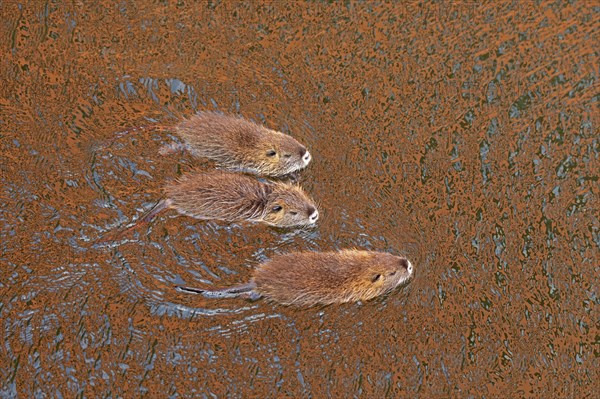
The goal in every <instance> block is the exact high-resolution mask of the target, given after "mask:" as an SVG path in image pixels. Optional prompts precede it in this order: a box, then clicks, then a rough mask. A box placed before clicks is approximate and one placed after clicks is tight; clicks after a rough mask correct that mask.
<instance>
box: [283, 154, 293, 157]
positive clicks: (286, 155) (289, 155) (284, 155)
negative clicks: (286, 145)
mask: <svg viewBox="0 0 600 399" xmlns="http://www.w3.org/2000/svg"><path fill="white" fill-rule="evenodd" d="M291 156H292V154H283V157H284V158H289V157H291Z"/></svg>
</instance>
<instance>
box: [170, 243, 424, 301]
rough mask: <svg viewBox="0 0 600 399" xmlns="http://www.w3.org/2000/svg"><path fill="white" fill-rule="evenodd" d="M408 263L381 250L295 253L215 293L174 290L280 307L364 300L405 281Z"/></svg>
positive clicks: (406, 260) (409, 264) (409, 273)
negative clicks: (262, 299) (260, 300)
mask: <svg viewBox="0 0 600 399" xmlns="http://www.w3.org/2000/svg"><path fill="white" fill-rule="evenodd" d="M412 274H413V265H412V264H411V263H410V261H409V260H408V259H406V258H404V257H401V256H395V255H391V254H388V253H385V252H372V251H357V250H343V251H340V252H296V253H289V254H285V255H278V256H275V257H273V259H272V260H270V261H268V262H266V263H263V264H262V265H260V266H259V267H258V268H257V269H256V270H254V275H253V277H252V279H251V280H250V282H249V283H246V284H241V285H237V286H233V287H229V288H223V289H219V290H214V291H212V290H201V289H197V288H187V287H177V288H178V289H180V290H182V291H187V292H195V293H201V294H203V295H204V296H206V297H209V298H230V297H236V296H242V295H243V296H246V297H249V298H250V299H257V298H260V297H261V296H264V297H266V298H268V299H271V300H273V301H276V302H279V303H281V304H284V305H297V306H312V305H317V304H322V305H328V304H332V303H343V302H354V301H366V300H369V299H372V298H375V297H376V296H379V295H382V294H385V293H387V292H390V291H391V290H393V289H394V288H396V287H398V286H399V285H401V284H403V283H405V282H406V281H408V280H409V279H410V278H411V276H412Z"/></svg>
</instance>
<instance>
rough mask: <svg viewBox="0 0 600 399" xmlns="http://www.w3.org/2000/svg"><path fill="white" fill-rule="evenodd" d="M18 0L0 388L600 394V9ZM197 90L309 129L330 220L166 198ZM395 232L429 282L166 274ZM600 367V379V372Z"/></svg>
mask: <svg viewBox="0 0 600 399" xmlns="http://www.w3.org/2000/svg"><path fill="white" fill-rule="evenodd" d="M163 3H166V2H156V4H152V5H148V6H140V5H139V4H138V5H136V4H133V3H129V2H118V3H117V2H109V1H107V2H102V3H101V4H100V5H96V6H83V5H81V4H79V3H78V2H69V3H68V4H54V3H42V2H32V3H31V4H29V5H24V4H19V3H16V2H13V1H8V2H2V4H1V5H0V10H1V15H2V18H1V20H2V22H1V40H0V46H1V54H2V57H1V58H0V65H1V78H2V84H1V85H0V201H1V203H2V205H1V208H0V238H1V243H0V250H1V253H0V265H1V268H0V295H1V296H0V301H1V303H0V321H1V329H2V334H1V335H0V378H1V380H0V381H1V384H0V396H1V397H9V398H10V397H23V398H24V397H65V398H70V397H89V398H95V397H114V398H117V397H139V396H145V397H157V398H165V397H200V398H212V397H218V398H251V397H261V398H275V397H277V398H279V397H290V398H292V397H313V398H324V397H331V398H349V397H360V398H381V397H389V398H413V397H421V398H445V397H459V398H469V397H473V398H479V397H485V398H499V397H544V398H550V397H568V398H584V397H596V398H597V397H598V396H597V392H598V389H600V386H599V385H600V384H599V383H598V379H599V374H600V373H599V367H600V359H599V357H600V312H599V304H600V296H599V293H598V289H599V281H598V275H599V273H600V256H599V253H600V251H599V247H600V222H599V214H600V212H599V209H600V204H599V198H598V196H599V194H600V193H599V191H600V190H599V187H600V185H599V183H598V178H599V174H600V165H599V163H598V160H599V158H600V137H599V135H598V124H599V123H600V112H599V101H600V90H599V87H600V86H599V84H598V79H599V73H600V65H599V57H598V48H599V46H598V43H599V41H600V37H599V36H600V8H599V7H598V5H597V4H594V2H592V1H590V2H585V1H579V2H574V4H559V3H558V2H557V3H543V4H541V5H539V6H533V5H530V4H528V2H513V3H511V4H505V5H497V4H492V5H489V6H476V5H473V4H471V3H465V4H463V5H458V6H452V7H448V6H445V5H443V4H444V3H441V4H434V5H419V4H413V5H410V6H407V7H401V6H394V5H375V4H374V3H371V2H367V3H366V4H353V3H347V4H343V5H342V4H334V5H328V4H321V3H316V4H315V3H311V4H310V5H306V6H295V5H284V4H280V3H274V4H268V5H264V6H256V5H254V4H245V5H239V6H233V5H230V4H229V3H227V4H221V3H220V2H209V3H208V4H204V3H203V4H202V5H198V6H194V5H190V4H187V2H177V3H176V2H170V4H169V5H165V4H163ZM199 110H219V111H222V112H229V113H235V114H241V115H244V116H245V117H247V118H249V119H253V120H256V121H259V122H261V123H264V124H266V125H267V126H269V127H271V128H275V129H279V130H282V131H284V132H289V133H290V134H292V135H293V136H294V137H296V138H297V139H298V140H299V141H301V142H302V143H304V144H306V145H307V147H308V148H309V149H310V151H311V152H312V154H313V156H314V161H313V163H312V164H311V165H310V167H309V168H308V169H307V170H306V171H305V172H304V173H303V174H302V175H301V179H300V183H301V184H302V185H303V187H304V188H305V189H306V190H307V191H308V192H309V193H311V195H312V196H314V198H315V199H317V200H318V202H319V203H320V210H321V220H320V221H319V223H318V227H317V228H315V229H312V230H305V231H303V230H291V231H290V230H287V231H286V230H275V229H272V228H269V227H265V226H262V225H250V224H234V225H227V224H223V223H216V222H203V221H197V220H193V219H190V218H186V217H175V216H176V214H175V212H173V211H170V212H166V213H163V214H162V215H161V216H160V217H159V218H158V219H156V220H155V221H154V222H153V223H152V224H150V225H149V226H145V227H142V228H141V229H139V230H137V231H136V232H135V233H134V234H132V235H130V236H129V237H128V238H127V239H123V240H120V241H119V242H116V243H112V244H111V243H106V242H102V240H101V238H102V236H103V235H104V234H106V233H107V232H109V231H111V230H113V229H116V228H119V227H121V226H124V225H126V224H128V223H130V222H131V221H132V220H134V219H136V218H137V217H139V216H140V215H142V214H143V212H145V211H146V210H147V209H149V208H150V207H151V206H152V205H153V204H154V203H156V201H158V200H159V199H160V198H161V195H162V194H161V188H162V186H163V185H164V184H165V182H167V181H169V180H172V179H174V178H176V177H177V176H178V174H180V173H182V172H185V171H186V170H189V169H190V168H192V167H195V166H197V165H198V161H196V160H194V159H192V158H190V157H189V156H187V155H185V154H183V155H175V156H167V157H163V156H160V155H159V154H158V149H159V148H160V147H161V146H162V145H164V144H168V143H171V142H173V141H174V140H176V138H174V137H173V136H172V134H171V133H169V131H154V132H142V133H138V134H131V135H127V136H125V137H123V138H122V139H119V140H117V141H116V142H115V144H114V145H113V146H111V147H107V148H103V147H102V144H103V143H108V142H110V141H111V140H112V139H113V138H114V137H115V135H117V134H118V133H119V132H122V131H123V130H125V129H127V128H129V127H135V126H143V125H152V124H155V123H156V124H161V125H166V126H169V125H173V124H175V123H177V121H178V120H181V118H183V117H185V116H189V115H191V114H193V113H194V112H196V111H199ZM348 247H356V248H367V249H374V250H387V251H393V252H398V253H403V254H405V255H407V256H408V257H409V258H410V259H411V260H412V261H413V263H414V264H415V265H416V267H417V274H416V277H415V279H414V280H413V282H412V283H411V284H410V285H409V286H408V287H406V288H405V289H401V290H398V291H396V292H394V293H393V294H392V295H389V296H388V297H386V298H381V299H378V300H374V301H371V302H366V303H362V304H361V303H359V304H346V305H337V306H329V307H324V308H310V309H296V308H289V307H282V306H279V305H277V304H274V303H270V302H268V301H264V300H262V301H256V302H247V301H245V300H243V299H231V300H221V301H218V300H209V299H205V298H203V297H201V296H198V295H186V294H183V293H179V292H177V291H175V290H174V288H173V287H174V285H176V284H184V283H185V284H188V285H193V286H197V287H211V286H214V287H219V286H225V285H229V284H235V283H239V282H243V281H246V280H248V279H249V277H250V275H251V271H252V268H253V267H255V266H256V265H257V264H259V263H260V262H262V261H264V260H266V259H268V258H269V257H271V256H273V255H274V254H277V253H286V252H290V251H295V250H330V249H338V248H348ZM593 392H596V394H594V393H593Z"/></svg>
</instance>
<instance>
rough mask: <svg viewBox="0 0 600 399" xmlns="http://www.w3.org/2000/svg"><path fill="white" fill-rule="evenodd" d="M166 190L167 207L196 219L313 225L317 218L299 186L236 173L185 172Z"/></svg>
mask: <svg viewBox="0 0 600 399" xmlns="http://www.w3.org/2000/svg"><path fill="white" fill-rule="evenodd" d="M165 191H166V194H167V198H168V200H167V201H166V204H167V206H168V207H170V208H174V209H176V210H177V211H178V212H179V213H182V214H184V215H188V216H192V217H195V218H197V219H216V220H224V221H228V222H235V221H242V220H248V221H255V222H263V223H267V224H270V225H272V226H277V227H293V226H302V225H310V224H314V223H315V222H316V220H317V218H318V211H317V209H316V206H315V204H314V202H313V201H312V200H311V199H310V198H309V197H308V196H307V195H306V193H304V191H303V190H302V189H301V188H300V187H299V186H296V185H291V184H284V183H273V184H267V183H262V182H260V181H258V180H256V179H255V178H252V177H250V176H245V175H241V174H236V173H229V172H222V171H212V172H202V173H188V174H186V175H183V176H182V177H181V178H180V179H179V180H178V181H177V182H175V183H172V184H170V185H168V186H167V187H166V189H165ZM279 208H281V209H279ZM294 213H295V214H294ZM311 216H312V218H311Z"/></svg>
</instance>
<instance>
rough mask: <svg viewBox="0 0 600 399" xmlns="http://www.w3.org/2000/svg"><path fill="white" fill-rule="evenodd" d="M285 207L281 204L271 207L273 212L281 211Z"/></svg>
mask: <svg viewBox="0 0 600 399" xmlns="http://www.w3.org/2000/svg"><path fill="white" fill-rule="evenodd" d="M282 209H283V208H282V207H281V205H275V206H273V207H272V208H271V211H272V212H279V211H281V210H282Z"/></svg>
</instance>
